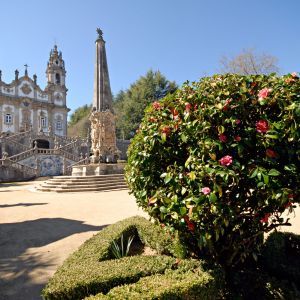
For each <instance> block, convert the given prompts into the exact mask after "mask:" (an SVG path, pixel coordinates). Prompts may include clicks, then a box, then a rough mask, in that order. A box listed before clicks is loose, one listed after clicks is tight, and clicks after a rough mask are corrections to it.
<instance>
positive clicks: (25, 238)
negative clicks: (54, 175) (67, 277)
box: [0, 182, 143, 300]
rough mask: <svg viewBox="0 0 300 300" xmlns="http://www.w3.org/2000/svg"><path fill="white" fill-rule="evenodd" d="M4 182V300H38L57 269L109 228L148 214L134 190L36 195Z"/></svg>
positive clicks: (0, 213)
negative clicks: (70, 255)
mask: <svg viewBox="0 0 300 300" xmlns="http://www.w3.org/2000/svg"><path fill="white" fill-rule="evenodd" d="M35 184H37V182H31V183H16V184H0V299H1V300H4V299H5V300H21V299H22V300H37V299H41V297H40V292H41V289H42V288H43V287H44V285H45V284H46V283H47V281H48V280H49V278H50V277H51V276H52V275H53V274H54V272H55V270H56V269H57V267H58V266H59V265H60V264H61V263H62V262H63V261H64V260H65V259H66V258H67V256H68V255H69V254H70V253H72V252H73V251H74V250H76V249H77V248H78V247H79V246H80V245H81V244H82V243H83V242H84V241H85V240H87V239H88V238H90V237H91V236H92V235H94V234H95V233H96V232H97V231H99V230H100V229H101V228H103V227H104V226H106V225H109V224H112V223H115V222H117V221H119V220H121V219H124V218H126V217H130V216H133V215H143V212H142V211H141V210H139V209H138V207H137V205H136V203H135V201H134V197H133V196H130V195H129V194H128V190H122V191H112V192H84V193H65V194H58V193H42V192H33V191H32V189H33V187H34V185H35Z"/></svg>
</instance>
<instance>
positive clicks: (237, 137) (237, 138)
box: [234, 135, 242, 142]
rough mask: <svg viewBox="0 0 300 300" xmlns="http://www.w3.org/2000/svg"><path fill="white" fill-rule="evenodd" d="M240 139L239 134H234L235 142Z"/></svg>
mask: <svg viewBox="0 0 300 300" xmlns="http://www.w3.org/2000/svg"><path fill="white" fill-rule="evenodd" d="M241 139H242V138H241V137H240V136H239V135H236V136H235V137H234V140H235V141H236V142H239V141H240V140H241Z"/></svg>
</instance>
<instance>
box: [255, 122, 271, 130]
mask: <svg viewBox="0 0 300 300" xmlns="http://www.w3.org/2000/svg"><path fill="white" fill-rule="evenodd" d="M269 129H270V127H269V123H268V121H267V120H259V121H257V122H256V131H257V132H260V133H266V132H267V131H268V130H269Z"/></svg>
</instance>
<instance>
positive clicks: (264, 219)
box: [260, 213, 271, 223]
mask: <svg viewBox="0 0 300 300" xmlns="http://www.w3.org/2000/svg"><path fill="white" fill-rule="evenodd" d="M270 216H271V214H270V213H267V214H265V215H264V217H263V218H262V219H260V222H261V223H268V222H269V218H270Z"/></svg>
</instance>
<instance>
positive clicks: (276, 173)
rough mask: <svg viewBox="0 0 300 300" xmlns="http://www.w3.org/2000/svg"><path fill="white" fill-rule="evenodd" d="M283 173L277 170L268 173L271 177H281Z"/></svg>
mask: <svg viewBox="0 0 300 300" xmlns="http://www.w3.org/2000/svg"><path fill="white" fill-rule="evenodd" d="M280 174H281V173H280V172H279V171H277V170H276V169H271V170H270V171H269V173H268V175H269V176H279V175H280Z"/></svg>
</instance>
